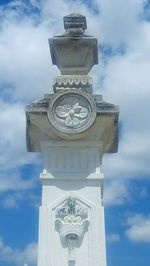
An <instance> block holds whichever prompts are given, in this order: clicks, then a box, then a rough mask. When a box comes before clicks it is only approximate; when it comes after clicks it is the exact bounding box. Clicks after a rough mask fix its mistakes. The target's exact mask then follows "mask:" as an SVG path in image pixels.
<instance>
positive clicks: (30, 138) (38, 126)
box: [26, 93, 119, 152]
mask: <svg viewBox="0 0 150 266" xmlns="http://www.w3.org/2000/svg"><path fill="white" fill-rule="evenodd" d="M59 94H60V93H57V95H59ZM60 95H61V94H60ZM89 96H90V95H89ZM53 97H54V96H53V95H46V98H44V99H43V100H40V101H39V102H34V103H32V104H31V105H28V106H27V107H26V115H27V147H28V151H35V152H37V151H40V150H41V147H40V141H41V139H42V140H48V139H53V140H54V139H58V140H61V139H82V140H83V141H87V140H89V141H92V140H95V141H97V142H98V143H99V142H102V143H103V152H117V146H118V144H117V143H118V141H117V136H118V135H117V131H118V128H117V123H118V115H119V110H118V107H117V106H115V105H113V104H110V103H107V102H105V101H103V99H102V97H101V96H100V95H93V96H90V97H92V98H93V101H94V102H95V105H96V113H97V115H96V118H95V121H94V123H93V124H92V125H91V126H90V127H89V128H86V129H85V131H84V130H83V131H82V132H76V131H74V129H73V128H72V129H71V134H69V133H67V134H65V133H63V132H62V131H61V130H60V132H59V131H58V129H56V128H55V127H54V126H53V125H52V124H53V123H50V121H49V119H48V115H47V113H48V112H49V106H50V104H51V102H52V100H53ZM66 99H67V97H66ZM66 115H67V114H66Z"/></svg>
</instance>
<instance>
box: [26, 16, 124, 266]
mask: <svg viewBox="0 0 150 266" xmlns="http://www.w3.org/2000/svg"><path fill="white" fill-rule="evenodd" d="M64 28H65V33H64V34H62V35H59V36H54V37H53V38H51V39H49V46H50V52H51V57H52V62H53V64H54V65H57V67H58V68H59V69H60V72H61V75H60V76H57V77H56V78H55V79H54V83H53V90H54V93H53V94H46V95H44V97H43V99H41V100H39V101H37V102H33V103H32V104H30V105H27V107H26V117H27V149H28V151H29V152H42V153H43V158H44V168H43V172H42V173H41V175H40V179H41V183H42V204H41V207H40V214H39V242H38V266H60V265H61V266H106V249H105V223H104V207H103V179H104V176H103V174H102V173H101V170H100V165H101V162H102V156H103V154H104V153H106V152H117V125H118V113H119V112H118V107H117V106H115V105H113V104H111V103H108V102H106V101H104V100H103V98H102V96H101V95H95V94H93V84H92V78H91V77H90V76H88V73H89V71H90V70H91V68H92V67H93V66H94V65H96V64H97V63H98V48H97V39H96V38H93V37H91V36H88V35H86V34H85V30H86V28H87V25H86V18H85V16H82V15H79V14H71V15H68V16H65V17H64Z"/></svg>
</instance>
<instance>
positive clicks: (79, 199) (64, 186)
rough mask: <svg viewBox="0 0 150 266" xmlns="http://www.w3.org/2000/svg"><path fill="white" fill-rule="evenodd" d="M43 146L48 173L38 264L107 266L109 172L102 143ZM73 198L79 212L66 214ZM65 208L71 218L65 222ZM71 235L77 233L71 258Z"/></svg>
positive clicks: (44, 176)
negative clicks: (106, 181) (106, 185)
mask: <svg viewBox="0 0 150 266" xmlns="http://www.w3.org/2000/svg"><path fill="white" fill-rule="evenodd" d="M41 146H42V151H43V155H44V170H43V173H42V174H41V182H42V205H41V207H40V223H39V248H38V266H59V265H60V263H61V265H76V266H82V265H84V266H106V254H105V226H104V207H103V203H102V195H103V174H102V173H101V172H100V159H99V158H100V157H101V151H100V148H99V146H98V143H96V142H84V141H75V142H74V141H69V142H68V141H45V142H42V143H41ZM70 198H72V199H73V200H75V208H76V209H77V210H76V211H77V213H72V214H70V213H67V212H66V210H67V208H68V199H70ZM78 209H79V210H78ZM60 210H61V211H64V212H66V213H65V215H64V216H65V219H64V216H63V215H62V216H61V214H60V220H59V217H58V216H59V215H58V211H60ZM82 212H85V215H83V213H82ZM67 218H68V220H67ZM61 219H62V220H61ZM69 219H74V221H69ZM58 220H59V223H58ZM78 220H79V221H78ZM72 222H73V226H71V227H69V228H68V231H67V229H66V228H67V225H68V224H69V223H70V224H71V223H72ZM84 222H85V223H84ZM71 225H72V224H71ZM63 227H64V228H63ZM68 234H72V235H73V234H77V236H76V237H77V239H76V240H75V241H76V243H75V247H73V251H72V254H71V255H70V257H69V250H68V249H69V247H68V242H67V235H68ZM65 237H66V238H65Z"/></svg>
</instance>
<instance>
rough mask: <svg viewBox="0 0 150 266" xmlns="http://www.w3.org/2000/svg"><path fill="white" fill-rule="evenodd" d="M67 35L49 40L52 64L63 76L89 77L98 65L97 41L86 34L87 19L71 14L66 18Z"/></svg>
mask: <svg viewBox="0 0 150 266" xmlns="http://www.w3.org/2000/svg"><path fill="white" fill-rule="evenodd" d="M64 27H65V33H64V34H62V35H58V36H54V37H53V38H50V39H49V46H50V53H51V57H52V63H53V64H54V65H57V67H58V68H59V69H60V72H61V75H87V74H88V73H89V71H90V70H91V68H92V67H93V66H94V65H96V64H97V63H98V48H97V39H96V38H93V37H92V36H88V35H86V34H84V31H85V29H86V28H87V24H86V17H85V16H83V15H79V14H71V15H68V16H65V17H64Z"/></svg>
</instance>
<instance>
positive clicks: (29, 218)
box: [0, 0, 150, 266]
mask: <svg viewBox="0 0 150 266" xmlns="http://www.w3.org/2000/svg"><path fill="white" fill-rule="evenodd" d="M74 12H77V13H79V12H80V13H81V14H83V15H85V16H86V18H87V25H88V31H87V33H90V34H91V35H93V36H95V37H97V38H98V43H99V65H97V66H95V67H93V69H92V71H91V72H90V75H91V76H93V80H94V93H97V94H102V95H103V98H104V99H105V100H106V101H109V102H111V103H114V104H116V105H119V107H120V117H119V147H118V153H116V154H106V155H104V157H103V163H102V171H103V172H104V174H105V191H104V205H105V222H106V241H107V262H108V263H107V265H108V266H120V265H121V266H126V265H128V266H143V265H144V266H149V265H150V182H149V181H150V180H149V179H150V118H149V115H150V103H149V102H150V1H148V0H126V1H124V0H113V1H112V0H74V1H73V0H57V1H55V0H22V1H21V0H14V1H13V0H12V1H10V0H0V125H1V130H0V266H24V264H25V263H27V264H28V266H35V265H36V256H37V239H38V207H39V205H40V201H41V185H40V181H39V173H40V172H41V171H42V158H41V156H40V154H34V153H28V152H27V150H26V139H25V127H26V120H25V111H24V109H25V106H26V104H28V103H31V102H32V101H34V100H37V99H40V98H42V97H43V95H44V94H45V93H52V82H53V78H54V77H55V76H56V75H59V71H58V69H57V68H56V66H52V62H51V58H50V53H49V47H48V38H49V37H52V36H53V35H55V34H59V33H62V32H63V31H64V29H63V20H62V18H63V16H64V15H67V14H70V13H74Z"/></svg>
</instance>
